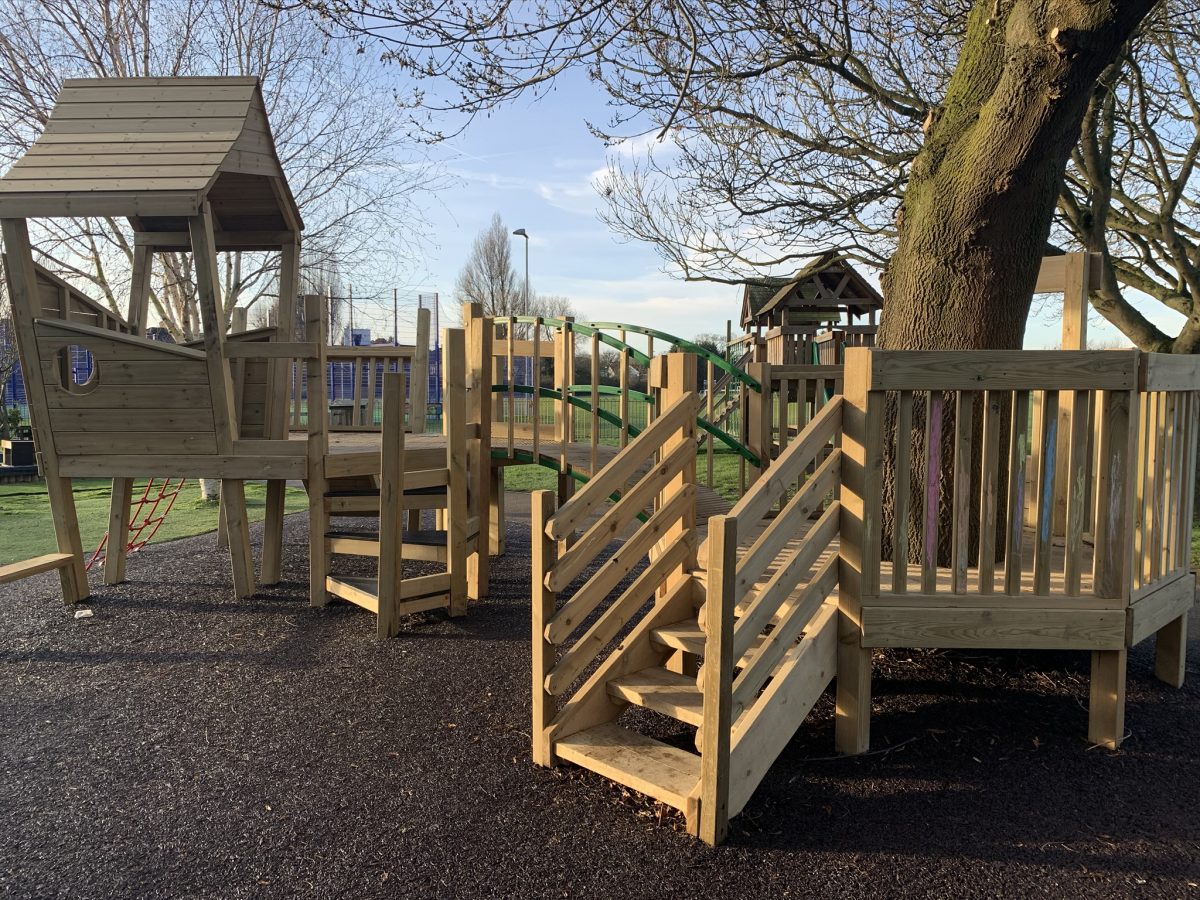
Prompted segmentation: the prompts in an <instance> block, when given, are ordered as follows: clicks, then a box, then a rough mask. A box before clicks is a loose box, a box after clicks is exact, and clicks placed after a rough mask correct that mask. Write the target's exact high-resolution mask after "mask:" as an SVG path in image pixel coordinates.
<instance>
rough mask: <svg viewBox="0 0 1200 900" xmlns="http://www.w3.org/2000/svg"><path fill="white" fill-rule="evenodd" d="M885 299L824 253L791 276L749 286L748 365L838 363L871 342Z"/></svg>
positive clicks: (745, 308) (745, 297) (745, 304)
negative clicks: (845, 353) (850, 351)
mask: <svg viewBox="0 0 1200 900" xmlns="http://www.w3.org/2000/svg"><path fill="white" fill-rule="evenodd" d="M882 309H883V297H881V296H880V294H879V292H878V291H877V290H875V288H874V287H873V286H872V285H871V284H870V282H868V281H867V280H866V279H865V278H863V276H862V275H861V274H860V273H859V272H858V271H857V270H856V269H855V268H854V267H853V266H852V265H850V262H849V261H848V260H847V259H845V257H843V256H842V255H841V254H839V253H836V252H827V253H823V254H821V255H820V256H819V257H817V259H815V260H814V261H813V262H811V263H810V264H809V265H807V266H805V267H804V268H803V269H801V270H800V271H799V272H797V273H796V274H795V275H793V276H791V277H785V278H777V277H768V278H763V279H760V280H757V281H754V282H747V283H746V285H745V286H744V287H743V289H742V310H741V324H742V328H743V330H744V331H745V332H746V335H745V336H744V337H743V338H741V339H740V341H741V342H745V343H747V344H748V345H750V346H751V347H753V348H754V352H753V355H752V357H751V359H750V360H747V361H748V362H749V361H754V362H769V363H774V364H776V365H837V364H840V363H841V362H842V354H843V351H844V350H845V348H846V347H870V346H873V345H874V343H875V332H876V331H877V330H878V327H879V322H878V318H879V313H880V311H881V310H882Z"/></svg>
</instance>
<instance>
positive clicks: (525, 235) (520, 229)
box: [513, 228, 529, 240]
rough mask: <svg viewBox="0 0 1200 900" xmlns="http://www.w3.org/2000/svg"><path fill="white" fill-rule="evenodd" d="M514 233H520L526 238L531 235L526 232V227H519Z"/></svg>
mask: <svg viewBox="0 0 1200 900" xmlns="http://www.w3.org/2000/svg"><path fill="white" fill-rule="evenodd" d="M513 234H516V235H520V236H521V237H523V238H525V240H529V235H528V233H526V231H525V229H524V228H518V229H517V230H516V231H514V232H513Z"/></svg>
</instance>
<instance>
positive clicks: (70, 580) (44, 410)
mask: <svg viewBox="0 0 1200 900" xmlns="http://www.w3.org/2000/svg"><path fill="white" fill-rule="evenodd" d="M0 234H2V236H3V238H4V248H5V263H6V265H5V272H6V277H7V280H8V291H9V297H10V298H11V300H12V317H13V325H14V326H15V328H16V332H17V356H18V358H19V359H20V362H21V372H22V373H23V377H24V379H25V394H26V397H28V399H29V420H30V422H31V424H32V425H33V437H34V442H35V444H34V445H35V446H36V447H37V451H38V465H39V468H40V469H41V471H42V473H43V475H45V478H46V493H47V494H49V496H50V514H51V517H52V519H53V522H54V538H55V540H56V542H57V544H58V551H59V552H60V553H70V554H71V565H69V566H64V567H63V568H60V569H59V570H58V573H59V580H60V583H61V585H62V592H63V601H64V602H65V603H68V604H70V603H76V602H78V601H80V600H83V599H86V598H87V597H88V595H89V590H88V583H87V571H86V570H85V569H84V564H83V542H82V541H81V539H80V537H79V519H78V518H77V517H76V514H75V495H74V493H73V492H72V487H71V479H70V478H63V477H62V476H60V475H59V474H58V453H57V451H56V449H55V445H54V435H53V434H52V432H51V430H50V420H49V415H48V409H49V406H48V403H47V399H46V383H45V380H44V379H43V377H42V368H41V364H40V363H41V360H40V358H39V354H38V348H37V335H36V332H35V330H34V325H33V320H34V319H35V318H36V317H37V316H38V314H39V313H40V306H39V300H38V287H37V274H36V270H35V268H34V264H33V247H32V245H31V244H30V243H29V226H28V224H27V223H26V221H25V220H24V219H4V220H0Z"/></svg>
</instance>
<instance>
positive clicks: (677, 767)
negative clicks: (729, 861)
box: [533, 354, 841, 843]
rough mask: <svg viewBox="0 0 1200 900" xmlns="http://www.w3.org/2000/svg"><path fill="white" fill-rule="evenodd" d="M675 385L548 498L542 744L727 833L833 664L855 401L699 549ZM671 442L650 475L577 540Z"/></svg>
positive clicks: (543, 535)
mask: <svg viewBox="0 0 1200 900" xmlns="http://www.w3.org/2000/svg"><path fill="white" fill-rule="evenodd" d="M676 356H678V359H676ZM672 365H674V366H676V367H677V371H676V370H674V369H671V367H672ZM662 366H663V367H664V368H667V369H669V371H668V372H666V373H665V376H661V377H663V380H664V381H665V382H666V384H667V385H668V386H670V385H672V384H673V385H677V386H680V387H681V388H682V387H683V386H687V385H694V384H695V380H694V378H690V377H689V373H688V372H687V368H688V367H687V358H686V357H684V356H683V355H682V354H680V355H672V356H668V357H667V358H666V360H665V361H663V362H662ZM664 393H665V392H664ZM676 396H677V397H678V399H677V400H676V401H675V403H673V404H672V405H671V406H670V407H669V408H667V409H666V411H665V412H664V413H663V414H662V415H661V416H660V418H659V419H658V420H656V422H655V423H654V424H653V425H652V426H651V427H650V428H648V429H647V431H646V432H645V433H643V434H642V435H640V436H639V437H638V438H637V439H635V440H634V441H633V442H632V443H630V445H629V446H628V447H627V448H626V449H625V450H624V451H623V452H622V453H621V454H620V455H619V456H618V457H617V458H616V459H614V460H613V461H612V462H611V463H610V464H609V465H608V466H606V467H605V468H604V469H603V470H601V472H600V473H598V474H597V476H596V478H594V479H593V480H592V481H591V482H589V483H588V484H587V485H585V486H584V487H583V488H582V489H581V490H580V491H579V492H578V493H577V494H576V495H575V497H573V498H572V499H571V500H570V501H568V502H567V503H566V504H564V505H563V507H562V508H561V509H559V510H557V511H555V510H554V501H553V496H552V495H551V494H550V493H549V492H539V494H538V495H536V496H535V498H534V535H533V542H534V546H533V560H534V571H533V591H534V596H533V661H534V668H533V707H534V722H533V729H534V731H533V755H534V760H535V762H538V763H539V764H542V765H553V764H555V762H557V761H567V762H572V763H575V764H576V765H579V766H582V767H584V768H587V769H590V770H592V771H594V772H597V773H598V774H601V775H603V776H605V777H607V778H610V779H612V780H614V781H617V782H619V783H621V784H623V785H625V786H627V787H629V788H631V789H633V790H636V791H639V792H641V793H644V794H647V795H648V796H651V797H654V798H655V799H657V800H659V801H661V802H663V803H665V804H667V805H669V806H672V807H674V808H676V809H678V810H680V811H682V812H683V813H684V816H685V817H686V819H687V824H688V829H689V831H691V832H692V833H693V834H697V835H699V836H700V837H701V838H702V839H704V840H705V841H707V842H709V843H717V842H719V841H720V840H722V838H723V837H724V834H725V830H726V825H727V822H728V819H729V817H731V816H734V815H736V814H737V813H738V812H740V811H741V810H742V808H743V807H744V806H745V805H746V803H747V802H748V801H749V799H750V796H751V795H752V794H753V792H754V790H755V788H756V787H757V785H758V784H759V782H760V781H761V780H762V778H763V777H764V776H765V774H766V772H767V770H768V769H769V767H770V765H771V763H772V762H773V761H774V760H775V758H776V757H777V756H778V754H779V753H780V752H781V751H782V749H783V748H784V746H785V745H786V744H787V742H788V741H789V740H790V739H791V736H792V734H793V733H794V732H795V730H796V728H797V727H798V726H799V725H800V723H801V722H802V721H803V720H804V718H805V717H806V716H807V715H808V712H809V711H810V710H811V708H812V706H813V704H814V703H815V702H816V701H817V699H818V698H819V697H820V695H821V693H822V692H823V691H824V690H825V688H826V687H827V686H828V684H829V682H830V681H831V680H832V678H833V676H834V674H835V672H836V667H837V646H838V644H837V627H838V609H837V596H836V591H835V588H836V587H837V582H838V565H839V559H838V555H837V552H836V549H835V548H833V547H831V543H832V542H833V541H834V539H835V538H836V537H837V528H838V523H839V521H840V515H841V507H840V503H839V502H838V500H837V499H836V496H837V492H838V478H839V473H840V465H841V451H840V450H839V449H838V448H837V446H836V445H837V442H838V438H839V433H840V422H841V414H840V403H841V401H840V400H835V401H834V402H832V403H830V404H829V405H827V406H826V408H825V409H824V410H822V412H821V413H820V414H819V415H818V416H817V417H815V418H814V420H813V421H812V422H811V423H810V425H809V426H808V428H806V429H805V431H804V432H802V433H801V434H800V435H799V436H798V437H797V439H796V440H795V441H793V442H792V444H791V445H790V446H789V447H788V449H787V451H786V452H785V453H784V454H783V455H782V456H781V457H780V459H779V460H778V461H776V462H775V464H774V465H773V466H772V468H771V469H770V470H769V471H768V473H767V477H763V478H761V479H759V481H758V482H757V483H756V484H755V485H754V487H753V488H752V489H751V491H750V492H749V493H747V494H746V495H745V496H744V497H743V498H742V500H741V501H739V503H738V504H737V505H736V506H735V507H734V508H733V510H732V511H731V513H730V514H729V515H728V516H718V517H714V518H712V519H710V520H709V535H708V538H707V541H706V547H705V548H704V550H705V551H706V552H704V553H700V552H698V551H700V549H701V548H700V546H699V544H700V541H699V536H698V532H697V529H696V527H695V524H694V523H695V511H694V503H695V499H694V498H695V489H694V485H693V481H694V467H695V451H694V440H693V436H694V417H695V411H696V407H697V405H698V403H699V399H698V398H697V397H696V396H695V394H693V393H690V392H687V391H685V390H679V391H677V392H676ZM656 451H657V462H656V464H655V465H653V466H651V467H650V470H649V472H647V473H646V474H644V475H642V476H641V477H640V478H639V480H638V481H637V482H636V484H635V485H633V486H632V487H630V488H628V489H627V490H626V491H625V493H624V495H623V498H622V500H621V501H619V502H618V503H617V504H615V505H614V506H612V507H610V508H608V509H607V510H606V511H605V512H603V513H601V514H600V515H599V518H598V519H596V520H595V522H594V524H592V525H591V526H590V527H587V528H582V534H580V535H578V537H576V536H575V531H576V529H580V528H581V525H582V523H584V522H585V520H587V519H588V517H589V516H590V515H592V514H594V513H595V512H596V511H597V510H598V509H600V508H602V506H603V504H604V499H605V498H606V497H607V496H608V494H609V493H610V492H611V490H612V489H613V488H615V487H623V486H624V480H625V479H626V478H628V477H629V473H630V472H634V471H637V468H638V466H639V465H640V464H643V463H644V462H645V459H646V457H647V455H648V454H654V453H655V452H656ZM797 483H799V488H798V489H795V490H794V493H793V490H792V489H793V488H795V485H796V484H797ZM648 496H656V497H657V501H656V503H655V511H654V512H653V514H652V515H650V517H649V518H648V520H647V521H646V522H645V523H644V524H643V525H641V526H640V527H638V528H637V530H636V531H634V532H633V533H632V534H631V535H629V536H628V537H626V539H625V540H624V541H623V542H621V543H620V544H619V545H618V546H617V548H616V550H615V551H614V552H613V553H612V554H611V555H610V556H608V558H607V559H606V560H605V561H604V562H603V563H601V564H600V565H599V567H598V569H596V570H595V571H594V573H593V574H591V576H590V577H588V578H586V580H584V581H583V583H582V584H580V585H578V586H577V587H575V589H574V590H573V591H569V592H568V590H569V588H570V587H571V586H572V585H573V584H574V583H575V582H576V581H577V580H578V579H579V577H580V576H581V575H583V574H584V572H585V569H587V568H588V566H589V565H591V564H592V563H593V562H594V561H595V560H596V559H597V557H598V555H599V554H600V551H601V550H603V549H605V547H607V546H608V544H609V541H610V540H611V539H613V538H615V537H616V536H618V535H621V534H622V533H623V532H624V531H625V530H626V529H627V527H628V526H629V525H631V524H632V523H633V521H634V517H635V516H636V512H637V510H636V509H635V506H637V504H636V502H634V501H633V500H632V498H634V497H642V498H646V497H648ZM644 502H646V501H645V500H643V503H644ZM777 506H779V507H780V508H779V509H778V512H777V513H776V514H775V515H773V517H770V518H768V516H769V514H770V513H771V512H772V510H773V508H775V507H777ZM622 507H624V508H622ZM814 518H815V519H816V521H815V523H813V519H814ZM739 534H741V535H742V536H743V538H744V540H743V541H742V544H741V545H740V544H739V539H738V538H739ZM564 547H565V548H566V549H562V551H561V552H559V550H560V548H564ZM702 556H703V558H704V560H705V561H704V563H703V564H702V563H701V562H700V558H701V557H702ZM642 560H645V561H646V564H645V567H644V568H641V569H640V570H639V569H638V565H639V564H640V563H641V561H642ZM628 574H633V575H634V577H633V580H632V583H630V584H629V586H628V587H624V588H623V589H622V588H621V587H620V585H621V584H622V583H623V582H622V579H623V578H625V576H626V575H628ZM560 591H561V592H563V593H564V594H565V595H566V599H565V602H563V603H561V604H560V603H559V602H558V599H557V594H558V592H560ZM597 660H599V664H598V666H596V667H595V668H594V669H593V670H592V671H591V672H590V674H588V675H587V677H586V678H583V680H582V683H578V682H579V680H580V678H581V676H583V675H584V673H586V672H588V670H589V668H590V667H592V666H593V664H594V663H595V662H596V661H597ZM577 683H578V684H577ZM630 707H644V708H646V709H649V710H653V711H654V712H656V713H659V714H661V715H665V716H668V717H670V718H672V719H674V720H676V721H678V722H679V723H681V724H682V725H685V726H690V727H694V728H695V729H696V734H695V742H694V743H695V748H696V751H697V752H692V751H691V750H690V749H680V748H679V747H676V746H672V745H670V744H666V743H664V742H662V741H659V740H656V739H655V738H652V737H649V736H647V735H645V734H643V733H641V732H639V731H637V730H635V729H634V728H633V727H630V726H627V725H625V724H623V723H622V721H621V719H622V715H623V713H624V712H625V711H626V710H627V709H629V708H630Z"/></svg>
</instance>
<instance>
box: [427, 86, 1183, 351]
mask: <svg viewBox="0 0 1200 900" xmlns="http://www.w3.org/2000/svg"><path fill="white" fill-rule="evenodd" d="M606 117H607V110H606V107H605V105H604V101H603V97H602V96H601V94H600V92H599V90H598V89H597V88H595V87H593V86H591V85H589V84H587V83H586V82H584V81H583V80H582V79H579V78H571V79H562V80H560V81H559V82H558V84H557V87H556V88H555V89H554V90H552V91H550V92H549V93H548V94H546V95H545V96H543V97H542V98H540V99H537V100H521V101H518V102H516V103H513V104H510V105H508V106H506V107H504V108H502V109H500V110H497V111H494V112H493V113H492V114H491V115H489V116H486V117H484V116H481V117H479V118H477V119H476V120H475V121H474V122H473V123H471V125H470V126H468V127H467V129H466V131H465V132H464V133H463V134H462V135H460V136H458V137H457V138H455V139H453V140H452V141H450V142H449V143H447V144H444V145H441V146H439V147H437V148H435V149H434V151H433V152H434V155H435V158H437V159H439V160H440V161H441V162H442V163H443V165H444V166H445V169H446V171H447V173H448V175H450V176H451V180H450V182H449V184H448V186H447V187H446V188H445V189H443V190H441V191H439V192H438V194H437V197H436V199H434V200H433V201H432V202H431V203H430V204H429V206H428V210H427V214H428V224H427V228H426V231H427V233H428V234H429V235H430V243H429V246H428V247H427V249H426V254H425V258H424V259H423V260H422V261H421V263H420V264H419V266H418V271H415V272H413V274H412V276H411V287H412V289H414V290H416V289H421V290H436V291H438V292H439V293H440V295H441V302H442V307H443V311H444V314H452V312H451V309H452V307H453V300H452V297H453V288H454V280H455V277H456V275H457V274H458V271H459V269H460V268H461V266H462V264H463V262H464V260H465V259H466V258H467V255H468V254H469V252H470V248H471V244H472V242H473V241H474V239H475V236H476V235H477V234H478V232H479V231H480V230H481V229H483V228H485V227H487V225H488V224H489V222H490V221H491V217H492V214H493V212H498V213H500V215H501V217H502V218H503V219H504V222H505V224H506V225H507V226H508V228H509V230H510V231H511V230H512V229H515V228H525V229H526V230H527V231H528V232H529V235H530V241H529V270H530V282H531V284H532V288H533V290H534V291H537V292H540V293H544V294H563V295H566V296H568V297H570V298H571V299H572V301H573V302H574V305H575V308H576V310H577V311H578V313H579V315H580V317H581V318H584V319H590V320H593V321H623V322H631V323H635V324H640V325H649V326H652V327H655V328H658V329H661V330H663V331H667V332H670V333H673V334H676V335H679V336H681V337H687V338H690V337H693V336H694V335H696V334H700V333H708V332H716V333H719V334H723V333H724V331H725V322H726V320H727V319H735V320H736V316H737V312H738V304H739V298H740V289H739V288H737V287H732V286H727V285H719V284H707V283H696V282H692V283H688V282H684V281H682V280H680V279H678V278H673V277H671V275H670V274H668V273H667V272H665V271H664V270H663V263H662V260H661V259H660V258H659V257H658V255H657V254H656V253H655V252H654V250H653V249H652V248H651V247H650V246H648V245H646V244H642V243H637V242H629V241H625V240H624V239H621V238H619V237H618V236H616V235H614V234H613V233H611V232H610V231H609V229H608V228H607V226H605V225H604V224H603V223H602V222H601V221H600V219H599V217H598V214H597V213H598V210H599V209H600V208H601V206H602V205H603V204H602V200H601V199H600V197H599V196H598V195H597V193H596V190H595V188H594V187H593V182H594V181H595V179H596V177H597V176H598V175H600V174H602V173H603V172H604V170H605V158H606V152H613V151H611V150H609V151H606V148H605V147H604V146H603V145H602V143H601V142H600V141H598V140H597V139H596V138H594V137H593V136H592V135H591V134H590V132H589V131H588V129H587V125H586V122H587V121H588V120H591V121H593V122H599V123H603V122H604V121H605V120H606ZM512 240H513V242H514V243H513V259H514V263H515V265H516V267H517V269H518V274H521V272H522V269H523V265H524V245H523V242H522V240H521V239H520V238H515V237H514V238H513V239H512ZM1139 305H1142V306H1143V308H1144V309H1145V310H1146V311H1147V312H1148V313H1149V314H1150V316H1151V318H1152V319H1154V320H1155V321H1156V322H1159V323H1160V324H1161V325H1162V326H1163V327H1164V328H1166V329H1167V330H1168V333H1172V334H1174V333H1176V332H1177V331H1178V329H1179V324H1180V322H1181V319H1180V317H1179V316H1177V315H1176V314H1175V313H1172V312H1171V311H1170V310H1167V309H1166V308H1165V307H1163V306H1161V305H1159V304H1157V303H1153V302H1151V301H1147V302H1146V303H1144V304H1139ZM1035 306H1036V304H1035ZM448 323H449V322H448V320H447V321H444V323H443V324H448ZM1059 330H1060V325H1059V323H1058V321H1056V316H1055V312H1054V309H1053V305H1052V304H1051V305H1049V306H1048V307H1046V308H1045V309H1044V310H1043V311H1042V312H1041V313H1035V315H1034V316H1033V317H1032V318H1031V321H1030V324H1029V327H1028V329H1027V335H1026V346H1027V347H1030V348H1038V347H1051V346H1055V345H1056V344H1057V342H1058V335H1059ZM1089 330H1090V337H1091V339H1092V340H1093V341H1097V340H1098V341H1101V342H1104V341H1108V342H1114V343H1126V342H1125V341H1124V339H1123V338H1122V337H1121V335H1120V334H1119V333H1118V332H1117V331H1116V330H1115V329H1113V328H1111V327H1110V326H1108V324H1107V323H1105V322H1104V321H1103V320H1102V319H1100V318H1099V317H1098V316H1096V315H1094V314H1093V316H1092V323H1091V325H1090V329H1089ZM734 332H735V334H736V333H737V332H738V329H737V326H736V321H735V326H734Z"/></svg>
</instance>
